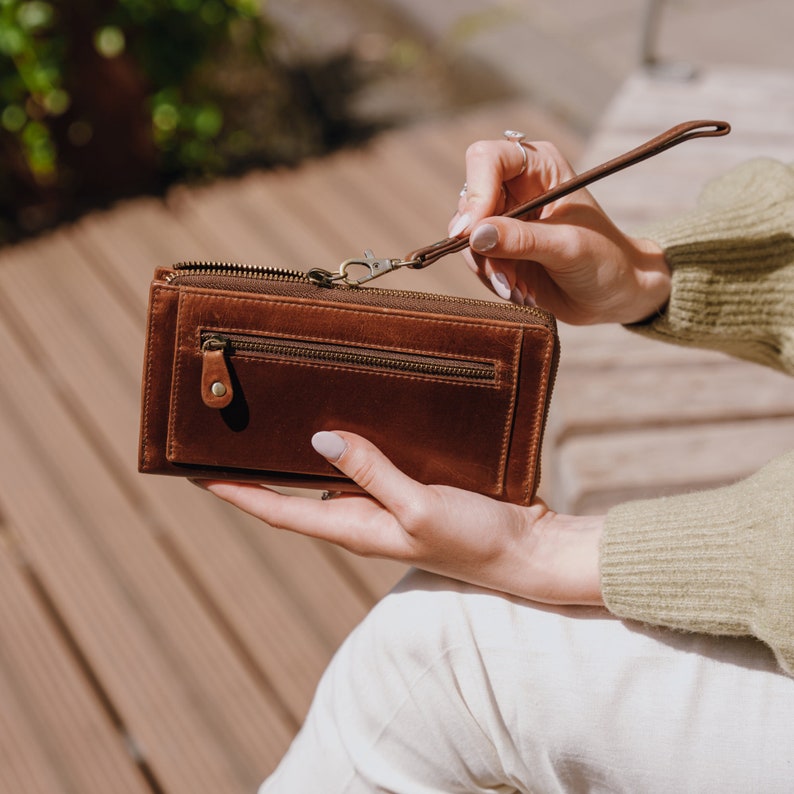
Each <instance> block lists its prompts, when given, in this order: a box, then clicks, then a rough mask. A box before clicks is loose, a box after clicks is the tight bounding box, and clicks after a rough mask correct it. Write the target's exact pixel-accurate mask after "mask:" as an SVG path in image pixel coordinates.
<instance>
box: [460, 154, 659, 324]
mask: <svg viewBox="0 0 794 794" xmlns="http://www.w3.org/2000/svg"><path fill="white" fill-rule="evenodd" d="M523 148H524V149H525V151H526V154H527V166H526V170H525V171H524V172H523V173H521V169H522V164H523V157H522V155H521V152H520V151H519V148H518V146H517V145H516V144H515V143H514V142H510V141H479V142H478V143H475V144H472V145H471V146H470V147H469V149H468V151H467V153H466V184H467V189H466V191H465V192H464V193H463V194H462V195H461V197H460V201H459V203H458V211H457V213H456V214H455V216H454V217H453V219H452V221H451V222H450V227H449V234H450V236H452V237H457V236H460V235H462V234H464V233H467V234H470V235H471V237H470V241H469V244H470V248H471V251H470V252H466V254H465V256H466V257H467V261H468V262H469V264H470V266H471V267H472V269H473V270H474V271H475V272H476V273H477V274H478V275H479V276H480V277H481V278H482V280H483V281H484V282H485V283H486V284H487V285H488V286H489V287H491V288H492V289H494V291H495V292H496V293H497V294H498V295H500V296H501V297H503V298H505V299H506V300H513V301H514V302H517V303H527V304H529V305H532V304H537V305H538V306H542V307H543V308H545V309H548V310H549V311H551V312H552V313H553V314H555V315H556V316H557V317H558V318H559V319H560V320H562V321H564V322H568V323H571V324H576V325H580V324H587V323H601V322H618V323H631V322H639V321H640V320H644V319H645V318H647V317H650V316H652V315H653V314H654V313H655V312H657V311H659V310H660V309H661V308H662V307H663V306H664V305H665V303H666V302H667V300H668V297H669V294H670V273H669V268H668V266H667V263H666V262H665V259H664V255H663V253H662V251H661V249H660V248H659V247H658V246H657V245H656V244H655V243H653V242H652V241H650V240H642V239H638V238H632V237H629V236H628V235H625V234H623V232H621V231H620V230H619V229H618V228H617V227H616V226H615V225H614V224H613V223H612V221H611V220H610V219H609V218H608V217H607V216H606V215H605V214H604V211H603V210H602V209H601V208H600V207H599V206H598V203H597V202H596V201H595V199H594V198H593V197H592V196H591V195H590V193H589V192H588V191H587V190H584V189H582V190H579V191H577V192H575V193H573V194H571V195H570V196H567V197H565V198H562V199H560V200H558V201H555V202H553V203H551V204H548V205H546V206H545V207H542V208H541V209H540V210H539V211H538V213H537V214H536V215H535V217H533V218H531V219H528V220H525V219H521V220H518V219H513V218H505V217H495V216H499V215H500V214H502V213H504V212H506V211H508V210H510V209H511V208H512V207H514V206H517V205H518V204H523V203H524V202H526V201H529V200H530V199H532V198H535V197H536V196H539V195H540V194H541V193H544V192H546V191H547V190H549V189H550V188H552V187H555V186H556V185H558V184H560V183H561V182H564V181H566V180H567V179H569V178H571V177H572V176H574V171H573V168H572V167H571V166H570V164H569V163H568V162H567V161H566V159H565V158H564V157H563V156H562V155H561V154H560V152H559V151H558V150H557V148H556V147H555V146H554V145H553V144H550V143H546V142H536V143H531V144H530V143H525V144H523Z"/></svg>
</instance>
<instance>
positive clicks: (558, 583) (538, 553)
mask: <svg viewBox="0 0 794 794" xmlns="http://www.w3.org/2000/svg"><path fill="white" fill-rule="evenodd" d="M312 443H313V445H314V447H315V449H316V450H317V451H318V452H319V453H320V454H322V455H324V456H325V457H326V458H327V459H328V460H329V461H331V462H332V463H333V464H334V465H335V466H336V467H337V468H338V469H339V470H340V471H341V472H342V473H343V474H345V475H347V476H348V477H350V478H351V479H352V480H354V481H355V482H356V483H357V484H358V485H360V486H361V487H362V488H363V489H364V490H365V491H366V493H367V494H368V495H360V494H342V495H340V496H337V497H336V498H334V499H329V500H326V501H321V500H318V499H311V498H305V497H300V496H285V495H283V494H280V493H277V492H275V491H272V490H270V489H266V488H264V487H262V486H260V485H257V484H241V483H228V482H202V483H199V484H200V485H202V486H203V487H204V488H206V489H207V490H209V491H211V492H212V493H214V494H215V495H216V496H219V497H220V498H221V499H223V500H225V501H227V502H229V503H231V504H233V505H235V506H237V507H239V508H240V509H242V510H244V511H245V512H247V513H250V514H251V515H253V516H256V517H257V518H260V519H262V520H263V521H265V522H266V523H268V524H270V525H271V526H274V527H277V528H281V529H288V530H291V531H293V532H298V533H300V534H303V535H308V536H311V537H316V538H322V539H324V540H327V541H330V542H331V543H336V544H338V545H339V546H342V547H344V548H346V549H348V550H349V551H352V552H354V553H355V554H360V555H362V556H365V557H386V558H389V559H392V560H397V561H399V562H404V563H408V564H410V565H414V566H416V567H418V568H422V569H424V570H427V571H432V572H435V573H439V574H442V575H445V576H449V577H452V578H455V579H460V580H462V581H465V582H469V583H472V584H476V585H480V586H483V587H488V588H491V589H493V590H498V591H501V592H505V593H510V594H512V595H517V596H520V597H523V598H526V599H529V600H534V601H542V602H546V603H559V604H601V603H602V600H601V590H600V579H599V571H598V546H599V542H600V537H601V530H602V526H603V519H602V518H601V517H584V518H576V517H574V516H563V515H559V514H557V513H554V512H553V511H551V510H549V509H548V508H547V507H546V506H545V505H544V504H543V503H542V502H536V503H535V504H533V505H532V506H530V507H520V506H517V505H513V504H508V503H506V502H499V501H496V500H494V499H490V498H488V497H485V496H481V495H480V494H475V493H471V492H469V491H463V490H460V489H457V488H449V487H445V486H438V485H422V484H420V483H418V482H416V481H415V480H412V479H411V478H410V477H408V476H407V475H405V474H404V473H403V472H401V471H399V470H398V469H397V468H396V467H395V466H394V465H393V464H392V463H391V462H390V461H389V460H388V459H387V458H386V457H385V456H384V455H383V453H382V452H380V451H379V450H378V449H377V448H376V447H374V446H373V445H372V444H371V443H369V442H368V441H366V440H365V439H363V438H361V437H360V436H357V435H354V434H353V433H347V432H341V431H340V432H338V433H336V432H335V433H329V432H323V433H318V434H316V435H315V436H314V438H313V439H312Z"/></svg>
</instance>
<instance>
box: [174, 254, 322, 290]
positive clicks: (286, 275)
mask: <svg viewBox="0 0 794 794" xmlns="http://www.w3.org/2000/svg"><path fill="white" fill-rule="evenodd" d="M173 268H174V272H173V273H170V274H169V275H168V277H167V278H166V281H167V282H168V283H170V282H172V281H173V280H174V279H175V278H178V277H179V276H181V275H185V274H187V273H189V274H190V275H194V276H232V277H237V278H252V279H260V280H274V281H304V282H306V283H308V284H311V283H313V282H312V280H311V279H310V278H309V277H308V276H307V275H306V274H305V273H304V272H303V271H301V270H290V269H289V268H285V267H263V266H261V265H244V264H241V263H239V262H203V261H192V260H191V261H189V262H179V263H178V264H176V265H174V266H173Z"/></svg>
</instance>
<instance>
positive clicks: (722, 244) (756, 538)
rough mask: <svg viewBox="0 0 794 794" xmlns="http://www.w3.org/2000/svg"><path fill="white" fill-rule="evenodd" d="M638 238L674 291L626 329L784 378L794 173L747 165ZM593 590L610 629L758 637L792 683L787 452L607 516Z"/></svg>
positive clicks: (793, 257)
mask: <svg viewBox="0 0 794 794" xmlns="http://www.w3.org/2000/svg"><path fill="white" fill-rule="evenodd" d="M644 234H645V236H647V237H649V238H650V239H653V240H655V241H656V242H658V243H659V244H660V245H661V246H662V248H663V249H664V251H665V255H666V257H667V260H668V262H669V264H670V267H671V270H672V276H673V278H672V284H673V286H672V292H671V297H670V301H669V304H668V306H667V307H666V308H665V310H664V311H663V312H662V313H661V314H660V315H659V316H656V317H653V318H650V319H649V320H648V321H646V322H645V323H641V324H637V325H634V326H631V329H632V330H634V331H636V332H638V333H641V334H643V335H646V336H650V337H653V338H657V339H661V340H664V341H668V342H674V343H677V344H683V345H691V346H698V347H706V348H711V349H715V350H721V351H723V352H726V353H730V354H732V355H735V356H738V357H740V358H745V359H748V360H751V361H755V362H758V363H761V364H765V365H767V366H771V367H775V368H776V369H781V370H783V371H787V372H789V373H794V168H792V167H789V166H786V165H783V164H781V163H778V162H775V161H771V160H756V161H752V162H751V163H747V164H746V165H744V166H742V167H740V168H738V169H736V170H734V171H733V172H731V173H729V174H728V175H726V176H725V177H723V178H721V179H720V180H717V181H716V182H714V183H712V184H711V185H709V186H708V187H707V188H706V190H705V191H704V193H703V195H702V198H701V201H700V203H699V205H698V208H697V209H696V210H695V211H694V212H693V213H691V214H689V215H687V216H686V217H684V218H680V219H677V220H674V221H670V222H667V223H664V224H660V225H659V226H656V227H654V228H651V229H648V230H645V232H644ZM601 579H602V590H603V594H604V600H605V603H606V605H607V607H608V609H610V611H612V612H613V613H614V614H616V615H618V616H620V617H625V618H632V619H636V620H641V621H644V622H648V623H653V624H656V625H663V626H669V627H672V628H678V629H683V630H689V631H697V632H705V633H712V634H723V635H735V636H742V635H747V636H755V637H757V638H758V639H760V640H762V641H764V642H766V643H767V644H768V645H769V646H770V647H771V648H772V650H773V651H774V653H775V654H776V657H777V659H778V661H779V663H780V665H781V667H782V668H783V669H784V670H785V671H786V672H788V673H789V674H791V675H794V452H792V453H789V454H788V455H786V456H783V457H782V458H779V459H778V460H776V461H773V462H772V463H770V464H769V465H768V466H766V467H765V468H764V469H762V470H761V471H759V472H757V473H756V474H755V475H753V476H752V477H750V478H748V479H747V480H744V481H742V482H739V483H736V484H734V485H731V486H727V487H725V488H720V489H716V490H713V491H704V492H702V493H692V494H685V495H682V496H673V497H667V498H662V499H653V500H646V501H640V502H633V503H627V504H624V505H619V506H617V507H615V508H613V509H612V510H611V511H610V512H609V514H608V516H607V522H606V529H605V534H604V540H603V543H602V547H601Z"/></svg>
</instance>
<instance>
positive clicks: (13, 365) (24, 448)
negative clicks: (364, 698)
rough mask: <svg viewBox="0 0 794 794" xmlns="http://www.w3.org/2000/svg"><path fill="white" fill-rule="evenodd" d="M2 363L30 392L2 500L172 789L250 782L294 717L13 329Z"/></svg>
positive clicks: (11, 433)
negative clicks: (184, 576) (229, 635)
mask: <svg viewBox="0 0 794 794" xmlns="http://www.w3.org/2000/svg"><path fill="white" fill-rule="evenodd" d="M2 273H3V275H5V274H6V269H3V270H2ZM2 366H3V368H4V370H5V371H13V372H14V373H15V380H14V386H15V388H19V389H23V390H24V393H25V394H26V396H27V397H28V398H29V399H27V400H26V401H25V403H24V404H17V405H16V406H15V412H14V413H12V412H6V413H4V415H3V423H2V433H1V434H2V447H3V449H4V451H5V452H6V456H7V457H8V459H9V460H13V462H14V463H13V465H12V466H5V467H4V471H3V477H2V485H0V502H2V504H3V505H4V509H5V511H6V513H7V515H8V516H9V517H10V519H11V520H13V521H14V524H15V526H17V527H19V533H20V537H21V539H22V541H23V543H24V544H25V552H26V554H27V555H29V557H30V559H31V561H32V564H34V565H35V566H36V570H37V574H38V575H39V577H40V578H41V581H42V582H43V584H44V586H45V587H46V588H47V589H48V592H49V593H50V595H51V597H52V599H53V601H54V602H56V603H58V604H59V605H60V606H61V607H62V608H63V614H64V619H65V620H66V621H67V622H68V624H69V626H70V627H71V630H72V631H73V632H74V635H75V637H77V638H78V641H79V643H80V645H81V647H82V648H83V649H84V651H85V653H86V658H87V659H88V660H89V662H90V664H91V665H92V667H93V668H94V669H95V670H96V672H97V676H98V678H100V679H101V680H102V681H103V683H104V686H105V687H106V689H107V690H108V691H109V692H112V693H113V698H114V702H116V703H117V705H118V708H119V712H120V713H121V714H123V715H124V717H123V718H124V719H125V721H126V722H127V723H128V725H129V727H130V732H131V734H132V735H133V736H134V737H135V738H136V740H137V741H138V742H139V743H140V745H141V747H144V748H146V752H147V758H148V759H149V760H150V762H151V765H152V768H153V769H156V770H157V771H156V774H157V775H158V776H161V777H162V779H163V780H167V781H169V788H170V789H171V790H174V791H178V790H184V791H187V790H191V791H202V790H207V791H209V790H217V789H218V787H220V789H221V790H224V791H233V790H244V789H243V788H242V787H250V786H251V785H253V784H254V783H255V782H256V780H257V779H258V778H259V777H261V774H262V773H263V772H264V771H265V769H266V765H267V764H268V763H272V762H273V761H274V760H275V758H276V757H278V755H279V754H280V752H281V751H282V750H283V748H284V742H285V741H286V740H287V738H288V736H289V733H290V730H291V727H290V726H289V725H286V724H284V723H283V721H282V719H283V718H282V715H281V713H280V710H278V709H276V710H275V711H274V704H273V703H269V702H268V700H267V698H266V697H265V695H264V694H263V693H262V692H261V691H260V690H259V688H258V686H257V685H256V684H255V683H254V682H252V681H251V680H250V678H249V677H248V675H247V671H246V670H245V669H244V667H243V665H242V664H241V662H240V660H239V659H238V658H236V656H235V655H234V653H233V652H232V651H231V650H230V649H229V648H228V647H227V646H226V644H225V643H224V642H223V638H222V637H221V636H220V635H219V634H218V631H217V628H216V626H215V625H214V624H213V623H212V621H211V620H210V619H209V618H208V616H207V615H206V614H204V612H203V611H202V610H201V607H200V604H197V603H196V601H195V598H194V596H193V594H192V593H191V592H190V590H189V589H188V588H187V586H186V585H185V583H184V582H183V581H182V580H181V578H180V577H179V576H178V575H175V573H174V571H173V570H172V566H171V565H170V562H169V561H168V559H167V558H166V557H165V555H164V554H163V553H162V551H161V550H160V549H159V548H158V547H156V546H155V545H154V542H153V539H152V537H151V535H150V533H149V532H148V530H147V528H146V527H145V525H143V523H142V521H141V519H140V518H138V517H137V515H136V514H134V513H131V512H130V510H129V503H128V502H127V499H126V496H125V495H124V494H123V493H122V492H120V491H119V488H118V485H117V484H116V483H115V482H114V481H113V479H112V478H111V477H110V476H109V475H108V472H107V471H106V468H105V466H104V463H103V461H102V460H100V459H97V458H96V457H95V456H94V454H93V451H92V450H91V449H90V448H89V447H88V446H87V444H86V442H85V440H84V439H83V438H82V437H81V436H80V434H79V432H78V431H77V429H76V428H75V427H74V425H73V424H72V422H71V417H70V416H69V415H68V414H66V413H65V412H64V410H63V408H62V406H61V405H60V403H59V402H58V400H57V399H56V398H55V397H54V396H53V395H52V394H51V392H50V384H49V383H48V382H47V380H46V379H44V378H43V377H42V376H41V374H40V373H37V372H36V371H35V370H34V369H33V367H31V366H30V364H29V363H28V362H27V360H26V357H25V356H24V355H23V353H22V351H21V350H20V349H19V347H18V346H17V345H16V344H15V342H14V340H13V339H12V338H11V336H10V334H9V335H8V338H6V339H5V341H4V344H3V345H2ZM2 397H3V400H4V402H10V400H9V395H8V394H7V393H6V392H5V391H4V393H3V395H2ZM42 417H46V421H42ZM34 483H35V485H34ZM31 488H33V489H34V490H33V493H30V491H31ZM26 492H27V498H26ZM119 515H123V516H124V517H125V518H124V520H123V521H122V522H118V517H119ZM210 681H214V686H213V687H212V689H210V688H209V687H208V684H209V682H210ZM279 724H280V725H281V727H280V728H279Z"/></svg>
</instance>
